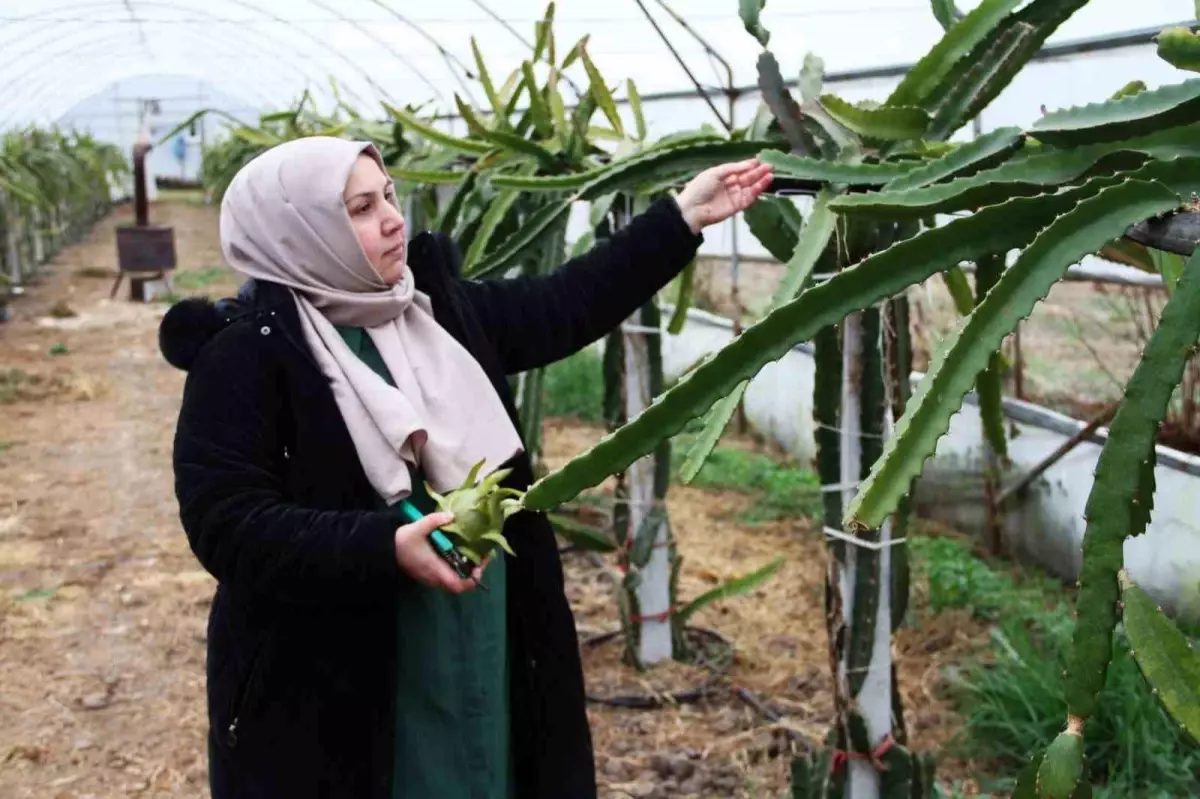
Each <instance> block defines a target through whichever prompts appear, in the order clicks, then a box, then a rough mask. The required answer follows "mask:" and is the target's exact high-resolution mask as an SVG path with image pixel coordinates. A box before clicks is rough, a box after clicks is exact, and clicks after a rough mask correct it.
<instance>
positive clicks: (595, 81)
mask: <svg viewBox="0 0 1200 799" xmlns="http://www.w3.org/2000/svg"><path fill="white" fill-rule="evenodd" d="M579 57H580V59H581V60H582V61H583V68H584V71H586V72H587V76H588V80H589V82H590V83H589V86H588V91H589V92H590V93H591V95H592V97H593V98H595V100H596V105H597V106H599V108H600V110H601V111H602V112H603V113H604V116H605V117H606V118H607V119H608V123H609V124H610V125H612V126H613V129H614V130H615V131H617V133H620V134H621V135H624V134H625V126H624V125H623V124H622V123H621V115H620V114H619V113H617V103H616V100H614V99H613V96H612V92H610V91H609V89H608V84H607V83H605V82H604V76H603V75H601V74H600V70H598V69H596V65H595V64H594V63H593V62H592V57H591V56H590V55H588V51H587V47H580V48H579Z"/></svg>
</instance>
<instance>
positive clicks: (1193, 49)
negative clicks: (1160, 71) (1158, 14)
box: [1158, 26, 1200, 72]
mask: <svg viewBox="0 0 1200 799" xmlns="http://www.w3.org/2000/svg"><path fill="white" fill-rule="evenodd" d="M1158 57H1159V58H1161V59H1162V60H1163V61H1166V62H1167V63H1168V64H1170V65H1171V66H1173V67H1175V68H1176V69H1186V70H1188V71H1190V72H1200V36H1197V35H1196V34H1195V33H1193V32H1192V30H1191V29H1190V28H1184V27H1178V26H1173V27H1170V28H1167V29H1165V30H1164V31H1163V32H1162V33H1160V34H1158Z"/></svg>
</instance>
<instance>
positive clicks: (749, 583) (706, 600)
mask: <svg viewBox="0 0 1200 799" xmlns="http://www.w3.org/2000/svg"><path fill="white" fill-rule="evenodd" d="M782 565H783V557H782V556H779V557H776V558H774V559H772V560H771V561H770V562H768V563H767V564H766V565H765V566H763V567H761V568H759V569H755V570H754V571H752V572H750V573H749V574H744V575H742V576H741V577H736V578H734V579H732V580H728V581H727V582H724V583H722V584H721V585H718V586H717V587H716V588H714V589H712V590H711V591H705V592H704V593H703V594H701V595H700V596H698V597H696V598H695V599H693V600H692V601H691V602H688V603H687V604H686V605H684V606H683V607H682V608H680V609H679V611H678V612H677V613H676V614H675V618H676V623H677V624H679V625H680V626H683V625H686V624H687V623H688V620H689V619H691V618H692V616H693V615H695V614H696V612H697V611H699V610H701V609H702V608H704V607H707V606H708V605H711V604H712V603H714V602H719V601H720V600H722V599H728V598H730V597H734V596H738V595H739V594H744V593H746V592H747V591H753V590H754V589H755V588H757V587H758V586H760V585H762V584H763V583H765V582H766V581H767V580H769V579H770V578H771V575H773V574H775V572H777V571H779V567H780V566H782Z"/></svg>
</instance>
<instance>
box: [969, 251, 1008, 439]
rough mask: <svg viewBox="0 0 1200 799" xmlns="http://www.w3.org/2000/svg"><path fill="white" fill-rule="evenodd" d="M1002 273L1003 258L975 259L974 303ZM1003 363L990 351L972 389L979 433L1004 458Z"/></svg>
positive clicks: (985, 294)
mask: <svg viewBox="0 0 1200 799" xmlns="http://www.w3.org/2000/svg"><path fill="white" fill-rule="evenodd" d="M1003 273H1004V258H1003V256H999V255H992V256H988V257H986V258H980V259H979V260H977V261H976V262H975V285H976V294H977V298H976V303H979V302H982V301H983V298H984V297H985V296H987V293H988V292H989V291H991V289H992V288H993V287H994V286H995V285H996V283H998V282H999V281H1000V276H1001V275H1002V274H1003ZM1003 368H1004V367H1003V363H1002V358H1001V355H1000V353H999V352H993V353H992V355H991V357H990V358H989V359H988V365H987V368H986V369H984V370H983V371H982V372H980V373H979V377H978V378H976V381H975V391H976V393H977V394H978V396H979V418H980V421H981V423H982V424H983V435H984V438H985V440H986V441H987V443H988V445H989V446H990V447H991V448H992V452H993V453H994V454H995V455H996V457H998V458H1000V459H1002V460H1004V459H1007V458H1008V439H1007V437H1006V436H1005V435H1004V392H1003V380H1002V373H1003Z"/></svg>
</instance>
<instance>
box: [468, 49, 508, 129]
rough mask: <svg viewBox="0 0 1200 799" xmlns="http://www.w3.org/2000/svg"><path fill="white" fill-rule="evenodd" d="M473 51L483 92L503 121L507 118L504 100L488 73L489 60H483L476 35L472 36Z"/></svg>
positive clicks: (498, 117)
mask: <svg viewBox="0 0 1200 799" xmlns="http://www.w3.org/2000/svg"><path fill="white" fill-rule="evenodd" d="M471 53H472V54H473V55H474V56H475V67H476V69H477V73H478V78H479V82H480V84H482V85H483V93H484V94H485V95H487V98H488V103H489V104H490V105H491V106H492V111H493V112H494V113H495V114H496V119H497V120H498V121H500V122H503V121H504V120H505V119H506V116H505V114H504V102H503V101H502V100H501V99H500V95H499V94H498V93H497V92H496V85H495V84H494V83H492V77H491V75H490V74H488V68H487V62H485V61H484V60H483V53H481V52H480V51H479V43H478V42H477V41H475V37H474V36H472V37H471Z"/></svg>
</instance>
